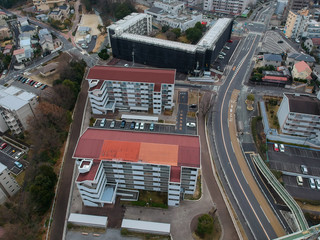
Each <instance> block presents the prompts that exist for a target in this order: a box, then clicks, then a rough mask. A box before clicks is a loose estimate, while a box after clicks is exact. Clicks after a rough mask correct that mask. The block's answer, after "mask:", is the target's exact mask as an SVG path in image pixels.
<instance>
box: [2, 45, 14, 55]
mask: <svg viewBox="0 0 320 240" xmlns="http://www.w3.org/2000/svg"><path fill="white" fill-rule="evenodd" d="M12 49H13V46H12V45H11V44H7V45H6V46H5V47H4V50H3V52H2V53H3V54H4V55H11V53H12Z"/></svg>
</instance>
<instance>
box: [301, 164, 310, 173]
mask: <svg viewBox="0 0 320 240" xmlns="http://www.w3.org/2000/svg"><path fill="white" fill-rule="evenodd" d="M300 169H301V172H302V173H303V174H308V168H307V166H306V165H301V166H300Z"/></svg>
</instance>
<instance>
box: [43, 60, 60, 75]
mask: <svg viewBox="0 0 320 240" xmlns="http://www.w3.org/2000/svg"><path fill="white" fill-rule="evenodd" d="M58 67H59V64H58V63H56V62H53V63H49V64H47V65H45V66H43V67H42V68H40V69H39V71H40V74H41V76H43V77H47V76H50V75H52V74H54V73H55V72H56V70H57V69H58Z"/></svg>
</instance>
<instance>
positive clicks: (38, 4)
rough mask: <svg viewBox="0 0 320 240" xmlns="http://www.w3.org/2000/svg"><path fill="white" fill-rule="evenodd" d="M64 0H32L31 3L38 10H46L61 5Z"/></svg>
mask: <svg viewBox="0 0 320 240" xmlns="http://www.w3.org/2000/svg"><path fill="white" fill-rule="evenodd" d="M65 3H66V0H33V5H34V6H35V8H36V10H37V11H39V12H48V11H49V10H50V8H54V7H56V6H61V5H63V4H65Z"/></svg>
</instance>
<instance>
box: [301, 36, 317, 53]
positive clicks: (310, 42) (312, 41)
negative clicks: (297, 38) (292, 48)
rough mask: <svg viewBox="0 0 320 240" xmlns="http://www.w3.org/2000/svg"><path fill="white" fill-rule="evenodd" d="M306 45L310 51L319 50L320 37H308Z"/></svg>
mask: <svg viewBox="0 0 320 240" xmlns="http://www.w3.org/2000/svg"><path fill="white" fill-rule="evenodd" d="M304 46H305V47H306V48H307V49H308V51H309V52H311V51H314V50H319V46H320V38H308V39H307V40H306V41H305V42H304Z"/></svg>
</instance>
